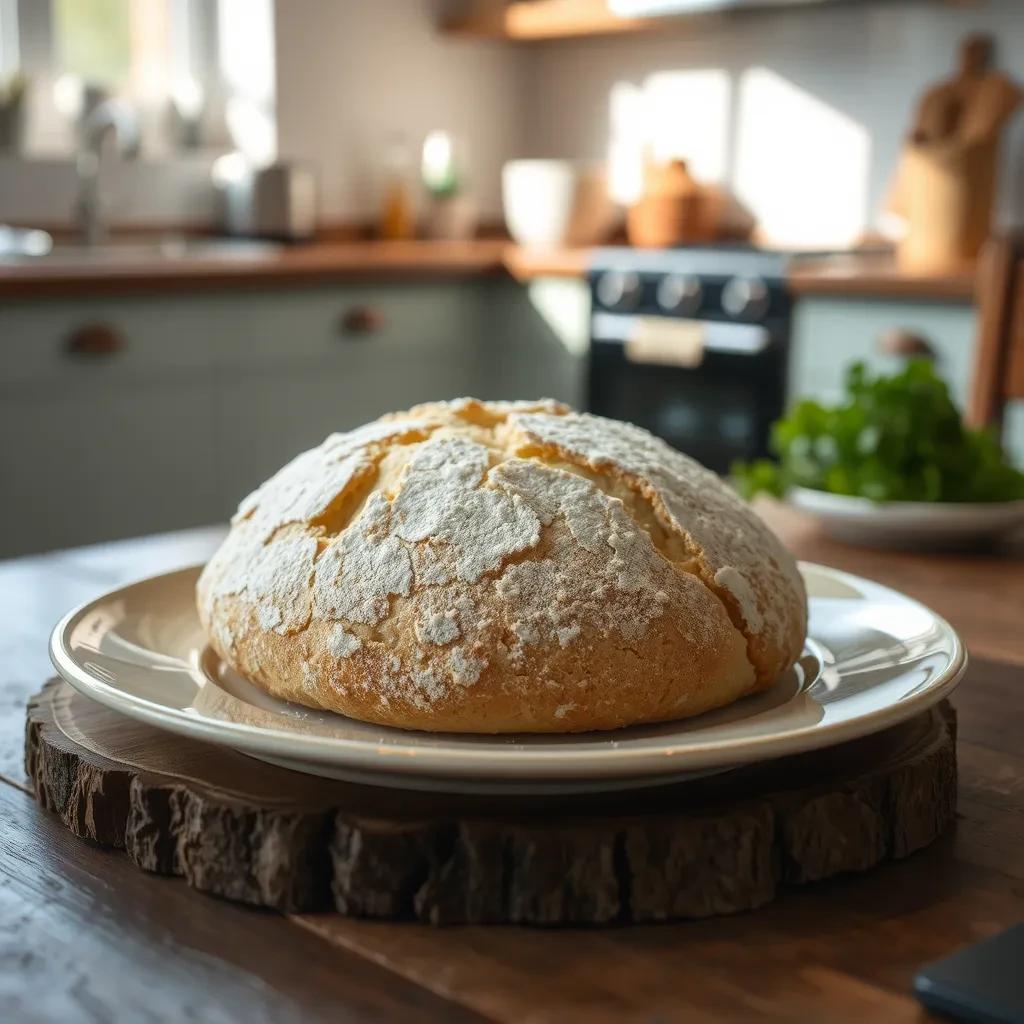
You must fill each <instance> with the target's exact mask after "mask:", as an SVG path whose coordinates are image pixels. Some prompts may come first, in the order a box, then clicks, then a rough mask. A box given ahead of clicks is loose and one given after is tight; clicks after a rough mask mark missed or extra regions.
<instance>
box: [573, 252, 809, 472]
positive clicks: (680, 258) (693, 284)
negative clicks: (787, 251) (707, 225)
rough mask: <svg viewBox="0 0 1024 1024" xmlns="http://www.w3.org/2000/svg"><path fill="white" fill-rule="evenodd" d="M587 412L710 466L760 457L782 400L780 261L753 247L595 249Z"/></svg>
mask: <svg viewBox="0 0 1024 1024" xmlns="http://www.w3.org/2000/svg"><path fill="white" fill-rule="evenodd" d="M589 280H590V288H591V300H592V307H591V332H590V362H589V373H588V383H589V386H588V407H589V409H590V411H591V412H594V413H597V414H599V415H601V416H610V417H613V418H615V419H622V420H629V421H631V422H633V423H637V424H639V425H640V426H642V427H646V428H647V429H648V430H650V431H652V432H653V433H655V434H657V435H659V436H660V437H662V438H664V439H665V440H666V441H668V442H669V443H670V444H672V445H674V446H675V447H677V448H679V449H680V450H681V451H684V452H686V453H687V454H689V455H692V456H693V457H694V458H696V459H698V460H699V461H700V462H702V463H704V465H706V466H708V467H709V468H710V469H714V470H717V471H718V472H722V473H724V472H727V471H728V469H729V465H730V463H731V462H732V461H733V460H734V459H737V458H753V457H756V456H760V455H764V454H767V444H768V435H769V430H770V427H771V424H772V421H773V420H775V419H777V418H778V416H779V415H780V414H781V413H782V410H783V404H784V401H785V384H786V364H787V357H788V351H789V336H790V321H791V312H792V303H791V300H790V296H789V295H788V293H787V291H786V288H785V278H784V271H783V261H782V257H781V256H779V255H778V254H774V253H766V252H761V251H758V250H749V249H740V250H721V249H676V250H666V251H661V252H657V251H639V250H629V249H623V250H600V251H599V252H598V253H597V254H596V256H595V259H594V262H593V265H592V268H591V272H590V275H589Z"/></svg>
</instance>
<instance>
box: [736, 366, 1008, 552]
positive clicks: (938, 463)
mask: <svg viewBox="0 0 1024 1024" xmlns="http://www.w3.org/2000/svg"><path fill="white" fill-rule="evenodd" d="M846 392H847V394H846V399H845V400H844V401H843V402H841V403H840V404H838V405H835V406H824V405H821V404H820V403H818V402H815V401H811V400H804V401H801V402H798V403H797V404H796V405H795V406H794V407H793V408H792V409H791V410H790V411H789V413H788V414H787V415H786V416H785V417H784V418H783V419H781V420H779V421H778V422H777V423H776V424H775V426H774V427H773V430H772V448H773V450H774V452H775V453H776V455H777V456H778V461H777V462H773V461H770V460H767V459H763V460H758V461H757V462H753V463H744V464H738V465H736V466H734V467H733V477H734V480H735V481H736V483H737V486H738V487H739V489H740V491H741V492H742V493H743V494H745V495H746V496H747V497H752V496H753V495H755V494H757V493H760V492H768V493H772V494H775V495H777V496H780V497H786V498H787V499H788V500H789V501H790V502H791V503H792V504H793V505H795V506H797V507H799V508H802V509H805V510H806V511H808V512H811V513H813V514H814V515H815V516H816V517H817V518H818V519H819V520H820V522H821V524H822V527H823V528H824V529H825V531H826V532H827V533H828V534H830V535H831V536H833V537H836V538H838V539H840V540H844V541H847V542H849V543H854V544H864V545H869V546H874V547H905V548H919V549H920V548H937V547H944V548H949V547H967V546H974V545H978V544H980V543H987V542H991V541H993V540H995V539H997V538H999V537H1001V536H1003V535H1005V534H1007V533H1009V532H1010V531H1012V530H1015V529H1017V528H1021V527H1024V473H1021V472H1020V470H1018V469H1016V468H1014V467H1013V466H1012V465H1011V464H1010V463H1009V462H1007V460H1006V458H1005V456H1004V455H1003V452H1002V450H1001V448H1000V446H999V443H998V441H997V439H996V438H995V436H994V435H993V434H992V433H990V432H989V431H984V430H971V429H969V428H966V427H964V425H963V422H962V420H961V418H960V413H959V411H958V410H957V408H956V406H955V405H954V404H953V401H952V399H951V398H950V396H949V392H948V390H947V388H946V385H945V384H944V383H943V382H942V381H941V380H940V379H939V378H938V377H937V376H936V375H935V371H934V370H933V368H932V366H931V364H930V363H928V362H926V361H923V360H916V361H912V362H910V363H908V364H907V366H906V367H905V368H904V369H903V370H902V371H901V372H900V373H897V374H894V375H893V376H889V377H885V376H877V377H873V376H872V375H871V374H870V372H869V371H868V370H867V369H866V368H865V367H864V365H863V364H860V363H857V364H854V365H853V366H851V367H850V369H849V371H848V372H847V377H846Z"/></svg>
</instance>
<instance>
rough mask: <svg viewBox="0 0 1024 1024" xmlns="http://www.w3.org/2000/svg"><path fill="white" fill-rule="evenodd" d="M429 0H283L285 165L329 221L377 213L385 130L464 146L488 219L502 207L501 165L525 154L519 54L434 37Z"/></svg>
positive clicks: (280, 106) (280, 66) (280, 93)
mask: <svg viewBox="0 0 1024 1024" xmlns="http://www.w3.org/2000/svg"><path fill="white" fill-rule="evenodd" d="M436 8H437V5H436V4H435V3H432V2H430V0H277V17H276V33H277V122H278V152H279V155H280V156H281V158H282V159H288V158H292V159H298V160H303V161H307V162H308V163H309V164H310V165H312V166H313V168H314V169H315V170H316V172H317V175H318V177H319V185H320V203H321V215H322V216H323V217H325V218H326V219H329V220H335V219H337V220H363V219H366V218H368V217H371V218H372V217H373V216H374V214H375V212H376V206H377V201H378V196H379V187H380V161H381V154H382V152H383V150H384V147H385V145H386V144H387V140H388V137H389V135H391V134H393V133H396V132H398V133H401V134H402V135H403V136H405V137H406V138H407V139H408V140H409V142H410V143H412V144H413V145H414V147H415V148H416V158H417V162H416V170H417V173H418V153H419V150H418V147H419V145H420V143H421V142H422V140H423V137H424V135H425V134H426V133H427V132H428V131H430V130H432V129H446V130H448V131H451V132H453V133H454V134H455V135H456V136H457V137H461V138H462V139H464V140H465V142H466V143H467V144H468V146H469V161H470V172H471V181H470V183H469V184H470V188H471V190H472V192H473V193H474V194H475V195H476V196H477V199H478V200H479V202H480V205H481V210H482V213H483V215H484V216H485V217H487V218H494V217H496V216H499V215H500V212H501V196H500V183H499V177H500V168H501V165H502V163H503V162H504V161H505V160H507V159H509V158H510V157H513V156H516V155H518V154H519V153H520V152H521V150H522V147H523V141H522V135H523V121H522V117H523V112H524V107H523V103H522V95H523V89H524V86H525V83H524V80H523V74H522V72H523V70H524V60H523V55H522V52H521V51H520V50H519V49H517V48H515V47H509V46H505V45H502V44H500V43H482V42H479V41H474V40H463V39H454V38H450V37H446V36H443V35H441V34H440V33H438V31H437V29H436V27H435V25H436V19H437V14H436Z"/></svg>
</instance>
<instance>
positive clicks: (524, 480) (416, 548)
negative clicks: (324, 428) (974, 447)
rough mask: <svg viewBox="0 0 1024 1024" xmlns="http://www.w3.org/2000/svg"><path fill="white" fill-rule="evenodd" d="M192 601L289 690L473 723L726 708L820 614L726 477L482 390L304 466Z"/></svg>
mask: <svg viewBox="0 0 1024 1024" xmlns="http://www.w3.org/2000/svg"><path fill="white" fill-rule="evenodd" d="M198 608H199V615H200V618H201V620H202V623H203V626H204V627H205V629H206V631H207V633H208V635H209V638H210V642H211V644H212V645H213V647H214V649H215V650H216V651H217V653H218V654H219V655H220V656H221V657H222V658H223V659H224V660H225V661H226V662H227V663H228V664H230V665H231V666H233V667H234V668H235V669H237V670H238V671H239V672H241V673H242V674H243V675H245V676H246V677H248V678H249V679H250V680H252V681H253V682H254V683H255V684H257V685H258V686H260V687H262V688H263V689H264V690H266V691H267V692H268V693H271V694H273V695H274V696H276V697H282V698H285V699H287V700H291V701H297V702H298V703H300V704H305V705H309V706H312V707H316V708H325V709H328V710H331V711H337V712H341V713H342V714H344V715H349V716H351V717H352V718H357V719H361V720H362V721H366V722H375V723H379V724H381V725H389V726H399V727H402V728H407V729H425V730H431V731H454V732H472V733H507V732H578V731H583V730H589V729H614V728H617V727H620V726H626V725H631V724H634V723H639V722H658V721H665V720H668V719H674V718H683V717H686V716H689V715H696V714H699V713H700V712H703V711H707V710H709V709H710V708H717V707H721V706H722V705H725V704H729V703H730V702H732V701H734V700H736V699H737V698H739V697H742V696H744V695H746V694H749V693H752V692H754V691H757V690H760V689H763V688H764V687H767V686H769V685H770V684H771V683H772V682H773V681H774V680H775V679H776V678H777V677H778V675H779V674H780V673H781V672H782V671H783V670H784V669H786V668H787V667H788V666H790V665H791V664H792V663H793V662H794V660H795V659H796V658H797V656H798V655H799V653H800V651H801V648H802V645H803V642H804V634H805V630H806V621H807V613H806V608H807V600H806V595H805V592H804V587H803V583H802V580H801V578H800V575H799V573H798V572H797V568H796V565H795V563H794V561H793V559H792V558H791V557H790V555H789V554H788V553H787V552H786V551H785V549H784V548H783V547H782V545H781V543H780V542H779V540H778V539H777V538H776V537H775V535H774V534H773V533H772V532H771V531H770V530H769V529H768V527H767V526H765V524H764V523H763V522H762V521H761V520H760V519H759V518H758V517H757V515H756V514H755V513H754V512H753V511H752V510H751V509H750V507H749V506H748V505H746V504H745V503H744V502H743V501H741V500H740V499H739V498H738V497H737V496H736V495H735V494H734V493H733V492H732V490H730V488H729V487H728V486H727V485H726V484H724V483H723V482H722V481H721V480H720V479H719V478H718V477H717V476H716V475H715V474H714V473H711V472H709V471H707V470H706V469H704V468H703V467H702V466H700V465H699V464H698V463H696V462H694V461H693V460H692V459H690V458H688V457H687V456H685V455H682V454H680V453H679V452H678V451H676V450H675V449H673V448H671V447H669V446H668V445H667V444H665V443H664V442H662V441H660V440H658V439H657V438H655V437H653V436H652V435H651V434H649V433H647V432H646V431H644V430H641V429H640V428H638V427H635V426H632V425H629V424H626V423H620V422H617V421H614V420H608V419H602V418H600V417H598V416H591V415H581V414H577V413H574V412H571V411H569V410H568V409H566V408H565V407H564V406H561V405H558V404H556V403H554V402H546V401H545V402H537V403H524V402H517V403H506V402H488V403H484V402H478V401H474V400H472V399H462V400H459V401H455V402H450V403H437V404H432V405H423V406H418V407H416V408H414V409H412V410H411V411H409V412H406V413H395V414H392V415H389V416H385V417H383V418H382V419H380V420H378V421H377V422H375V423H371V424H368V425H367V426H365V427H361V428H360V429H358V430H353V431H350V432H349V433H346V434H334V435H332V436H331V437H329V438H328V439H327V440H326V441H325V442H324V443H323V444H322V445H320V447H319V448H314V449H313V450H312V451H308V452H305V453H304V454H302V455H300V456H298V458H296V459H295V460H294V461H292V462H291V463H289V464H288V465H287V466H285V467H284V469H282V470H281V471H280V472H279V473H278V474H277V475H276V476H274V477H272V478H271V479H270V480H268V481H267V482H266V483H265V484H263V486H262V487H260V488H259V489H258V490H257V491H256V492H255V493H253V494H251V495H250V496H249V497H248V498H246V499H245V500H244V501H243V502H242V504H241V506H240V507H239V509H238V513H237V514H236V515H235V517H234V519H233V521H232V526H231V532H230V533H229V535H228V537H227V539H226V540H225V541H224V543H223V545H222V546H221V548H220V549H219V550H218V551H217V553H216V554H215V555H214V557H213V558H212V560H211V561H210V563H209V564H208V565H207V566H206V568H205V570H204V571H203V574H202V576H201V578H200V580H199V586H198Z"/></svg>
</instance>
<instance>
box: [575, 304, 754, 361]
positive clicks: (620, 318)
mask: <svg viewBox="0 0 1024 1024" xmlns="http://www.w3.org/2000/svg"><path fill="white" fill-rule="evenodd" d="M644 321H655V322H656V323H657V325H658V330H659V332H663V333H664V332H671V330H672V325H673V324H678V325H679V330H680V334H681V335H682V334H683V333H684V332H685V334H686V335H688V336H691V337H692V332H693V329H694V327H695V326H697V327H699V328H700V331H701V336H702V337H701V341H702V345H703V348H704V351H705V352H719V353H722V354H724V355H735V356H756V355H760V354H761V353H762V352H764V351H765V350H766V349H767V348H768V346H769V345H770V344H771V340H772V336H771V332H770V331H769V330H768V328H767V327H764V326H762V325H761V324H736V323H728V322H725V321H720V320H679V319H675V318H669V317H642V316H636V315H633V314H629V313H604V312H597V313H594V314H593V315H592V316H591V318H590V336H591V337H592V338H593V339H594V340H595V341H610V342H614V343H618V344H622V345H624V344H625V343H626V342H627V341H628V340H629V339H630V338H631V337H633V336H634V335H635V333H636V332H637V331H639V330H640V329H641V328H642V325H643V323H644Z"/></svg>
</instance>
